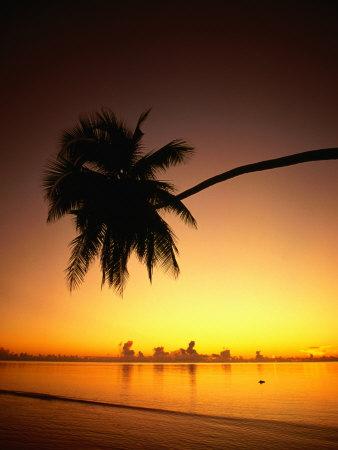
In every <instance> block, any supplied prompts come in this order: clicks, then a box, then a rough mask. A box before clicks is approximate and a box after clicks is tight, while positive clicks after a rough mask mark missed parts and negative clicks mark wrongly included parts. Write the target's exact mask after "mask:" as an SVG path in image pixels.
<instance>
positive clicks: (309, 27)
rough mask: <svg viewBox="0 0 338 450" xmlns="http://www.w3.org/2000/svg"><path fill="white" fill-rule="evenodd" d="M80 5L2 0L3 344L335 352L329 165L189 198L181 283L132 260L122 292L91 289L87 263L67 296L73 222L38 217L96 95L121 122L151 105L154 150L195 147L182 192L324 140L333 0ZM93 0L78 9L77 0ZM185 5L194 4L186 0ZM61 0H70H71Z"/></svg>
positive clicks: (337, 189)
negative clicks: (46, 184) (178, 143)
mask: <svg viewBox="0 0 338 450" xmlns="http://www.w3.org/2000/svg"><path fill="white" fill-rule="evenodd" d="M222 3H223V2H211V3H210V2H186V4H185V5H184V6H182V5H181V6H180V7H178V4H176V2H172V3H171V4H170V5H167V6H163V5H160V6H159V5H157V6H155V4H151V2H148V3H146V4H145V5H146V6H145V7H144V8H143V9H142V11H141V10H138V9H137V8H132V7H131V3H128V2H126V4H125V6H120V7H119V8H117V7H113V6H108V5H109V4H110V5H112V3H111V2H110V3H106V2H96V3H95V4H96V7H95V9H94V7H93V6H90V5H91V2H86V4H87V6H86V7H83V9H82V12H81V13H79V12H78V16H77V17H78V20H77V21H76V23H75V25H74V21H73V20H72V19H71V18H72V17H74V13H75V12H74V11H73V10H72V8H74V7H72V6H65V5H63V4H62V2H59V3H58V6H50V5H49V6H44V7H43V8H42V9H40V10H38V9H36V10H35V9H34V7H33V10H29V11H28V10H24V9H20V8H19V7H15V6H13V7H12V9H10V8H11V7H9V9H8V10H7V12H6V14H5V19H6V24H5V26H4V27H3V30H4V31H3V33H4V39H3V48H2V52H3V60H4V61H5V63H6V64H5V70H4V71H3V73H2V78H3V79H2V83H1V86H2V90H4V92H2V98H3V99H4V102H3V105H2V107H3V109H4V111H3V114H2V116H3V122H2V125H3V132H2V144H3V149H4V151H3V159H2V165H1V179H2V189H1V205H2V212H1V217H2V220H1V241H2V242H1V261H0V276H1V278H0V317H1V328H0V346H5V347H8V348H10V349H11V350H13V351H30V352H58V353H59V352H60V353H80V354H107V353H109V354H114V353H117V351H118V344H119V343H120V342H121V341H125V340H128V339H132V340H134V342H135V344H134V347H135V349H136V350H139V349H140V350H143V351H145V352H146V353H150V352H151V350H152V348H153V347H154V346H157V345H164V346H165V347H166V348H167V349H168V350H175V349H177V348H179V347H182V346H186V344H187V342H188V341H189V340H191V339H194V340H196V343H197V344H196V348H197V350H198V351H200V352H208V353H210V352H218V351H220V350H222V349H223V348H224V347H226V348H230V349H231V350H232V353H233V354H237V355H238V354H242V355H243V356H250V355H253V354H254V352H255V350H257V349H260V350H262V352H263V354H267V355H273V354H274V355H290V354H301V353H300V351H301V350H304V349H307V348H308V347H311V346H324V347H325V349H326V350H325V351H326V352H327V353H328V354H337V353H338V331H337V326H336V325H337V324H336V317H337V316H338V302H337V298H338V282H337V273H338V268H337V267H338V264H337V262H338V260H337V255H338V237H337V232H336V230H337V222H338V205H337V202H336V199H337V194H338V181H337V169H338V162H335V161H334V162H332V161H331V162H319V163H311V164H307V165H303V166H298V167H297V166H295V167H291V168H286V169H281V170H279V171H272V172H266V173H258V174H251V175H247V176H244V177H240V178H238V179H235V180H232V181H230V182H226V183H223V184H219V185H216V186H214V187H212V188H210V189H208V190H206V191H203V192H201V193H199V194H197V195H196V196H194V197H191V198H189V199H187V200H186V201H185V202H186V204H187V205H188V206H189V208H190V209H191V211H192V213H193V214H194V216H195V217H196V219H197V221H198V230H197V231H196V230H193V229H189V228H186V227H185V226H184V225H181V224H179V223H178V222H176V221H175V220H172V219H170V222H171V223H172V224H173V226H174V228H175V231H176V234H177V235H178V237H179V249H180V261H179V262H180V267H181V275H180V277H179V279H178V280H173V279H171V278H170V277H168V276H166V275H165V274H162V273H161V272H160V271H157V272H156V273H155V276H154V282H153V285H150V284H149V283H148V281H147V277H146V272H145V269H144V268H142V267H140V266H139V264H138V263H137V262H136V261H134V260H132V261H131V263H130V273H131V277H130V280H129V283H128V286H127V289H126V291H125V295H124V297H123V299H121V298H120V297H118V296H116V295H115V294H114V293H113V292H112V291H109V290H108V289H103V290H102V291H101V290H100V277H99V273H98V271H97V268H96V267H94V268H93V269H92V270H91V271H90V273H89V274H88V276H87V280H86V283H85V284H84V285H83V286H82V288H81V289H80V290H79V291H77V292H74V293H73V294H72V295H70V294H69V292H68V291H67V287H66V283H65V280H64V273H63V269H64V268H65V266H66V264H67V257H68V249H67V243H68V242H69V241H70V239H71V238H72V236H73V231H72V228H71V225H70V223H69V222H68V221H67V220H64V221H62V222H60V223H58V224H55V225H51V226H47V225H46V224H45V220H46V205H45V204H44V202H43V197H42V192H41V178H42V170H43V166H44V164H45V161H46V159H47V158H48V156H49V155H50V154H52V153H53V152H55V151H56V150H57V139H58V136H59V133H60V130H62V129H63V128H65V127H68V126H71V125H72V124H73V123H74V122H75V121H76V118H77V116H78V113H79V112H86V111H92V110H95V109H96V108H98V107H100V106H102V105H104V106H109V107H111V108H112V109H114V110H115V111H116V112H117V113H118V114H120V115H122V116H123V117H125V118H126V119H127V120H128V121H129V122H130V123H131V125H132V124H134V123H135V120H136V118H137V115H138V114H139V113H140V112H141V111H142V110H144V109H146V108H147V107H148V106H152V107H153V111H152V113H151V116H150V117H149V120H148V122H147V123H146V125H145V127H144V129H145V132H146V136H145V137H146V143H147V145H148V146H149V148H150V149H152V148H156V147H159V146H161V145H162V144H164V143H166V142H168V141H169V140H171V139H173V138H184V139H186V140H188V141H189V142H190V143H192V144H193V145H195V147H196V154H195V156H194V158H193V159H192V160H191V161H190V163H189V164H188V165H185V166H182V167H181V168H177V169H175V170H172V171H171V172H169V173H168V175H167V176H168V177H169V178H170V179H172V180H173V181H174V182H175V183H176V184H177V186H178V188H179V190H183V189H185V188H188V187H190V186H191V185H193V184H195V183H197V182H199V181H201V180H203V179H205V178H207V177H209V176H212V175H215V174H217V173H219V172H223V171H224V170H226V169H228V168H231V167H233V166H236V165H239V164H244V163H249V162H254V161H256V160H260V159H266V158H272V157H275V156H281V155H286V154H289V153H295V152H298V151H303V150H307V149H314V148H322V147H330V146H337V145H338V131H337V117H338V106H337V105H338V102H337V100H338V99H337V97H338V94H337V79H338V66H337V56H338V55H337V53H338V40H337V31H338V30H337V25H336V21H335V19H334V18H335V17H336V15H335V14H336V13H337V11H336V8H337V7H336V6H335V5H333V3H329V2H327V3H326V2H320V3H319V2H301V1H300V2H297V6H292V2H290V3H289V2H281V4H280V5H279V4H277V5H275V6H271V5H270V7H269V8H267V7H265V2H261V4H260V6H259V7H257V6H255V7H254V6H248V4H249V3H247V2H244V1H243V2H236V4H235V2H234V3H233V4H232V3H229V5H228V6H227V7H224V6H221V5H222ZM88 5H89V6H88ZM192 5H194V10H192ZM69 8H70V10H69Z"/></svg>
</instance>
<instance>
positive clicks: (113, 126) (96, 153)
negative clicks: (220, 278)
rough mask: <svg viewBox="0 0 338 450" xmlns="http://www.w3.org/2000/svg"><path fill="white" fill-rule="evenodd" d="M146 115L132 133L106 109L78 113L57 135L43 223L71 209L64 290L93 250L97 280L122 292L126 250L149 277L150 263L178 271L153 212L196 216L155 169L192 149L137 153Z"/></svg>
mask: <svg viewBox="0 0 338 450" xmlns="http://www.w3.org/2000/svg"><path fill="white" fill-rule="evenodd" d="M148 114H149V111H146V112H144V113H143V114H142V115H141V116H140V118H139V120H138V123H137V125H136V128H135V130H134V131H133V132H132V131H131V130H130V129H128V128H127V127H126V125H125V124H124V123H123V122H122V121H120V120H118V119H117V118H116V116H115V115H114V114H113V113H112V112H111V111H110V110H102V111H101V112H99V113H96V114H94V115H92V116H88V117H83V118H80V120H79V123H78V125H77V126H75V127H74V128H73V129H71V130H68V131H65V132H64V133H63V135H62V139H61V149H60V151H59V153H58V155H57V156H56V158H55V159H54V160H52V161H50V162H49V164H48V166H47V169H46V172H45V175H44V181H43V186H44V189H45V195H46V199H47V201H48V203H49V211H48V218H47V221H48V222H53V221H55V220H58V219H60V218H61V217H63V216H64V215H66V214H71V215H72V216H73V218H74V223H75V228H76V230H77V232H78V235H77V236H76V237H75V239H73V241H72V242H71V256H70V260H69V266H68V267H67V269H66V272H67V280H68V284H69V287H70V290H72V289H73V288H75V287H77V286H78V285H79V284H80V283H81V282H82V281H83V278H84V276H85V274H86V272H87V270H88V267H89V265H90V263H91V262H92V261H93V260H94V259H95V258H96V257H97V256H99V257H100V263H101V271H102V284H104V283H105V282H107V283H108V285H109V286H110V287H113V288H115V289H116V290H117V291H118V292H119V293H121V294H122V292H123V287H124V285H125V282H126V279H127V277H128V269H127V263H128V259H129V257H130V255H131V253H132V252H133V251H134V252H135V253H136V255H137V256H138V258H139V259H140V261H142V262H143V263H145V264H146V266H147V269H148V276H149V279H150V281H151V279H152V272H153V268H154V266H155V265H156V264H159V265H161V266H162V267H163V268H164V269H165V270H167V271H170V272H172V273H173V275H174V276H177V275H178V273H179V266H178V264H177V260H176V255H177V253H178V250H177V247H176V244H175V241H176V238H175V235H174V233H173V231H172V230H171V228H170V227H169V225H168V224H167V223H166V222H165V220H163V218H162V217H161V215H160V211H169V212H173V213H175V214H177V215H178V216H179V217H180V218H181V219H182V220H183V221H184V222H186V223H187V224H189V225H192V226H196V222H195V219H194V218H193V216H192V215H191V213H190V212H189V210H188V209H187V208H186V206H185V205H184V204H183V203H182V201H181V200H179V199H178V198H177V197H176V196H175V195H174V187H173V185H172V184H170V183H168V182H165V181H159V180H158V179H157V178H156V175H157V173H158V172H160V171H164V170H165V169H167V168H168V167H170V166H174V165H176V164H180V163H182V162H184V161H185V160H186V159H187V158H188V157H189V155H190V154H191V153H192V150H193V149H192V147H190V146H189V145H187V143H186V142H184V141H182V140H174V141H171V142H169V143H168V144H167V145H165V146H164V147H162V148H160V149H159V150H157V151H152V152H148V153H146V154H144V152H143V151H142V136H143V133H142V131H141V125H142V123H143V122H144V120H145V119H146V117H147V116H148Z"/></svg>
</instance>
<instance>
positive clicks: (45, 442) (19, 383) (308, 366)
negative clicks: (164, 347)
mask: <svg viewBox="0 0 338 450" xmlns="http://www.w3.org/2000/svg"><path fill="white" fill-rule="evenodd" d="M259 380H264V381H265V383H263V384H259V383H258V381H259ZM0 394H1V395H0V448H1V449H26V448H27V449H30V448H34V449H66V448H69V449H82V448H83V449H85V448H86V449H87V448H92V449H96V448H98V449H100V448H104V449H106V448H111V449H159V450H160V449H182V450H184V449H196V450H197V449H232V448H233V449H286V448H287V449H303V448H304V449H326V448H332V449H333V448H335V449H337V448H338V363H335V362H328V363H326V362H308V363H229V364H220V363H217V364H213V363H205V364H200V363H196V364H183V363H182V364H174V363H166V364H159V363H157V364H149V363H145V364H136V363H135V364H134V363H78V362H76V363H75V362H74V363H54V362H0Z"/></svg>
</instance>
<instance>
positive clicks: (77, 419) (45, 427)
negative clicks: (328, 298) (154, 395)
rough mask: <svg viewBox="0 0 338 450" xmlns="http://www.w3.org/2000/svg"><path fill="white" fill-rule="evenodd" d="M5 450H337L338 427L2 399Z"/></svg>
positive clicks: (0, 430) (0, 444) (0, 438)
mask: <svg viewBox="0 0 338 450" xmlns="http://www.w3.org/2000/svg"><path fill="white" fill-rule="evenodd" d="M0 448H1V449H3V450H11V449H39V450H40V449H41V450H44V449H53V450H54V449H55V450H58V449H70V450H75V449H130V450H136V449H151V450H152V449H154V450H155V449H156V450H161V449H170V450H173V449H178V450H185V449H196V450H203V449H212V450H217V449H246V450H249V449H250V450H251V449H260V450H264V449H269V450H271V449H283V450H285V449H310V450H311V449H313V450H315V449H316V450H319V449H337V448H338V428H325V427H318V426H308V425H295V424H288V423H282V422H272V421H260V420H237V419H226V418H224V419H223V418H209V417H203V416H189V415H180V414H177V415H175V414H166V413H164V412H159V413H157V412H148V411H139V410H128V409H120V408H116V407H104V406H95V405H83V404H77V403H67V402H60V401H55V400H52V401H51V400H39V399H33V398H32V399H31V398H20V397H15V396H11V395H1V396H0Z"/></svg>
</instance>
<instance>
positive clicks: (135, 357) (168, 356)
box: [0, 341, 338, 363]
mask: <svg viewBox="0 0 338 450" xmlns="http://www.w3.org/2000/svg"><path fill="white" fill-rule="evenodd" d="M127 344H128V345H127V347H126V348H124V350H126V349H127V350H128V351H127V352H124V351H122V354H121V355H120V356H79V355H62V354H41V353H39V354H38V355H33V354H30V353H26V352H21V353H14V352H11V351H10V350H8V349H5V348H3V347H0V361H55V362H57V361H60V362H61V361H63V362H149V363H151V362H168V363H170V362H310V361H338V357H337V356H326V355H324V356H313V355H309V356H306V357H296V356H294V357H282V356H277V357H273V358H270V357H266V356H262V355H261V354H260V352H256V356H255V357H253V358H243V357H242V356H230V351H229V350H224V351H222V352H220V353H219V354H218V353H212V354H211V355H203V354H199V353H197V351H196V350H195V349H194V346H195V342H194V341H191V342H190V343H189V346H188V348H187V349H179V350H177V351H174V352H166V351H165V350H164V347H155V348H154V354H153V355H152V356H144V354H143V353H142V352H141V351H139V352H138V353H137V354H135V351H134V350H132V349H131V346H132V344H133V342H132V341H128V343H127ZM257 353H258V355H259V357H257Z"/></svg>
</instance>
